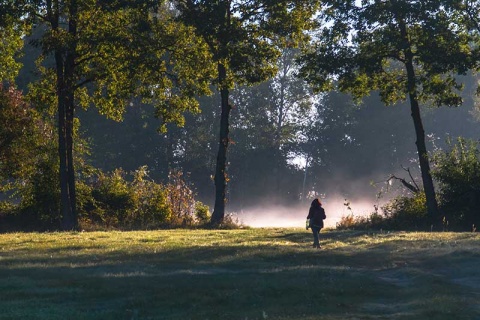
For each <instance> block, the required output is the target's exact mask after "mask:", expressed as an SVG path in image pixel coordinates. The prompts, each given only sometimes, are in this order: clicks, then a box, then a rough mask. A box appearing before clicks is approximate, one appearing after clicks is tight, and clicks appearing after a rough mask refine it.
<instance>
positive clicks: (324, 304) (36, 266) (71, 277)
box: [0, 229, 480, 320]
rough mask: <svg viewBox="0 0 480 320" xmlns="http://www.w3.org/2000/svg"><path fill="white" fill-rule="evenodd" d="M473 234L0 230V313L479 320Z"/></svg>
mask: <svg viewBox="0 0 480 320" xmlns="http://www.w3.org/2000/svg"><path fill="white" fill-rule="evenodd" d="M479 244H480V236H479V234H478V233H451V232H440V233H430V232H429V233H421V232H418V233H417V232H411V233H406V232H375V233H372V232H362V231H325V232H322V233H321V245H322V249H320V250H316V249H313V248H311V234H310V233H309V232H307V231H305V230H300V229H236V230H185V229H176V230H163V231H144V232H139V231H130V232H72V233H8V234H2V235H0V261H1V263H0V274H1V281H0V314H1V318H2V319H39V320H40V319H49V320H50V319H102V320H104V319H116V320H117V319H172V320H174V319H182V320H183V319H477V318H479V317H480V307H479V305H478V297H479V294H480V286H479V283H480V281H479V280H480V271H479V269H478V265H479V264H480V251H479Z"/></svg>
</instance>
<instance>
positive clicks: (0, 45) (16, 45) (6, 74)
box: [0, 2, 27, 84]
mask: <svg viewBox="0 0 480 320" xmlns="http://www.w3.org/2000/svg"><path fill="white" fill-rule="evenodd" d="M0 18H1V19H0V39H2V41H0V84H1V83H2V82H4V81H8V82H10V83H12V84H13V83H14V80H15V77H16V76H17V74H18V72H19V70H20V68H21V64H20V63H19V61H18V58H19V57H20V55H21V49H22V47H23V39H22V35H23V34H24V33H25V31H26V30H27V29H26V26H25V25H24V24H22V23H19V22H18V21H17V20H16V17H15V10H14V7H13V4H12V3H10V2H8V3H0Z"/></svg>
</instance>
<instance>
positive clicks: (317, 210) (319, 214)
mask: <svg viewBox="0 0 480 320" xmlns="http://www.w3.org/2000/svg"><path fill="white" fill-rule="evenodd" d="M326 218H327V216H326V215H325V210H324V209H323V208H322V203H321V202H320V200H319V199H318V198H316V199H313V201H312V204H311V205H310V210H309V211H308V216H307V230H308V228H312V232H313V247H314V248H320V242H319V239H318V236H319V233H320V230H322V228H323V220H324V219H326Z"/></svg>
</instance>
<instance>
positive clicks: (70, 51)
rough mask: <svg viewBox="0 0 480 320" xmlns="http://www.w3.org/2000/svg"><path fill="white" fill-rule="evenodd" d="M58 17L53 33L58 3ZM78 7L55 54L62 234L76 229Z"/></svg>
mask: <svg viewBox="0 0 480 320" xmlns="http://www.w3.org/2000/svg"><path fill="white" fill-rule="evenodd" d="M55 5H56V7H57V8H56V9H55V11H56V12H57V15H56V17H55V19H53V20H52V29H54V30H57V29H58V28H59V24H58V22H59V17H58V2H55ZM76 15H77V3H76V1H75V0H72V1H71V2H70V4H69V22H68V33H69V35H70V36H71V37H70V39H74V40H70V41H68V43H67V45H66V46H64V47H61V48H57V49H56V50H55V62H56V69H57V70H56V71H57V108H58V153H59V158H60V194H61V216H62V223H61V227H62V229H63V230H74V229H76V228H77V215H76V194H75V170H74V164H73V119H74V110H75V101H74V100H75V94H74V92H75V83H74V82H75V80H74V78H75V72H74V70H75V52H76V41H75V38H76V36H77V26H76Z"/></svg>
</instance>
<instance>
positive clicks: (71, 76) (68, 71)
mask: <svg viewBox="0 0 480 320" xmlns="http://www.w3.org/2000/svg"><path fill="white" fill-rule="evenodd" d="M69 11H70V18H69V21H68V33H69V35H70V38H71V39H73V40H71V42H70V43H69V45H68V51H67V56H66V59H65V79H66V81H67V89H68V92H67V100H66V124H67V130H66V142H67V144H66V147H67V167H68V190H69V194H70V208H71V209H70V213H71V216H70V217H69V218H68V219H67V220H68V222H69V223H68V229H70V230H71V229H77V225H78V221H77V220H78V219H77V199H76V198H77V197H76V188H75V166H74V162H73V130H74V128H73V122H74V117H75V58H76V52H77V41H76V38H77V20H76V19H77V1H76V0H70V5H69Z"/></svg>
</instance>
